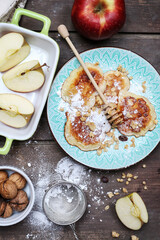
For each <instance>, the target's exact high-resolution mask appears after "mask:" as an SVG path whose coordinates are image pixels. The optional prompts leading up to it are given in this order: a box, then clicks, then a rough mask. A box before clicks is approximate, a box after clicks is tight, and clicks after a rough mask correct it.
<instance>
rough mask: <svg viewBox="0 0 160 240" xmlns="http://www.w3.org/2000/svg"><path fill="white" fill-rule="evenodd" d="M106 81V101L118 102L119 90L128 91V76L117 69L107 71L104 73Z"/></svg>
mask: <svg viewBox="0 0 160 240" xmlns="http://www.w3.org/2000/svg"><path fill="white" fill-rule="evenodd" d="M104 79H105V81H106V89H105V91H104V95H105V96H106V98H107V101H108V103H110V102H111V103H116V104H117V103H118V95H119V92H120V91H121V90H126V91H128V89H129V87H130V81H129V78H128V77H127V75H126V74H125V73H122V72H120V71H118V70H115V71H108V72H106V73H105V74H104Z"/></svg>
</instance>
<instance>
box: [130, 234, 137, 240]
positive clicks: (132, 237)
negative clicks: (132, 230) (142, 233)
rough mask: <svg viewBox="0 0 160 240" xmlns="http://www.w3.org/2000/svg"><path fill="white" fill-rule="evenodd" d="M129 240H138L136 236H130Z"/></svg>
mask: <svg viewBox="0 0 160 240" xmlns="http://www.w3.org/2000/svg"><path fill="white" fill-rule="evenodd" d="M131 240H139V238H138V237H137V236H135V235H132V236H131Z"/></svg>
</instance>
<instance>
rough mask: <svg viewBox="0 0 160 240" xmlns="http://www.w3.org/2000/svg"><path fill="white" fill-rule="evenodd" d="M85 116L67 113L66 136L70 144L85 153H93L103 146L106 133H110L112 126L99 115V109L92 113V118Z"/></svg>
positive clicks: (103, 116) (101, 114) (102, 115)
mask: <svg viewBox="0 0 160 240" xmlns="http://www.w3.org/2000/svg"><path fill="white" fill-rule="evenodd" d="M84 116H85V115H82V114H80V115H79V114H75V115H72V114H70V113H69V112H67V113H66V117H67V121H66V124H65V129H64V134H65V138H66V140H67V142H68V143H69V144H71V145H73V146H77V147H78V148H80V149H81V150H83V151H92V150H95V149H98V148H99V147H100V146H101V144H102V142H103V140H104V138H105V133H106V132H108V131H110V129H111V126H110V124H109V123H108V121H107V119H106V116H105V115H104V114H103V113H98V109H97V110H95V111H93V112H91V115H90V116H88V117H84Z"/></svg>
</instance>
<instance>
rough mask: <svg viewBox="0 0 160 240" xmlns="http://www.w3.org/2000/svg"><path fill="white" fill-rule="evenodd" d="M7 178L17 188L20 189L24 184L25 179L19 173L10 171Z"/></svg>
mask: <svg viewBox="0 0 160 240" xmlns="http://www.w3.org/2000/svg"><path fill="white" fill-rule="evenodd" d="M9 180H11V181H12V182H14V183H15V184H16V186H17V189H22V188H24V187H25V185H26V179H25V178H24V177H23V176H22V175H21V174H19V173H17V172H15V173H12V174H11V175H10V177H9Z"/></svg>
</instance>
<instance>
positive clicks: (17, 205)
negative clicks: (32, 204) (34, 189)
mask: <svg viewBox="0 0 160 240" xmlns="http://www.w3.org/2000/svg"><path fill="white" fill-rule="evenodd" d="M28 203H29V200H28V197H27V194H26V192H25V191H23V190H18V194H17V196H16V197H15V198H14V199H12V200H11V201H10V206H11V207H12V208H13V209H14V210H16V211H18V212H21V211H23V210H24V209H25V208H26V207H27V205H28Z"/></svg>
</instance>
